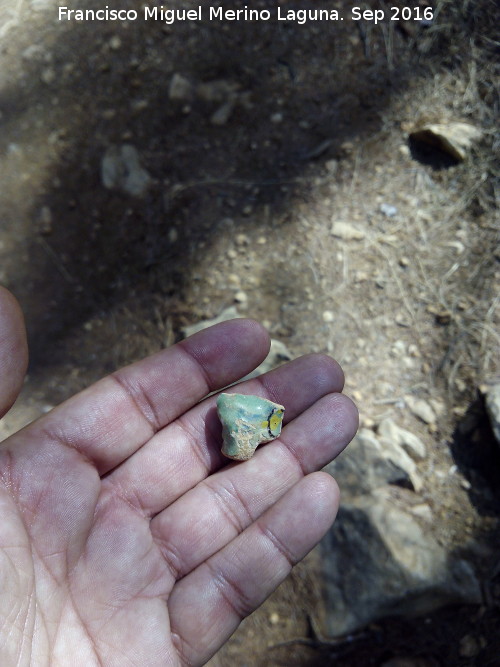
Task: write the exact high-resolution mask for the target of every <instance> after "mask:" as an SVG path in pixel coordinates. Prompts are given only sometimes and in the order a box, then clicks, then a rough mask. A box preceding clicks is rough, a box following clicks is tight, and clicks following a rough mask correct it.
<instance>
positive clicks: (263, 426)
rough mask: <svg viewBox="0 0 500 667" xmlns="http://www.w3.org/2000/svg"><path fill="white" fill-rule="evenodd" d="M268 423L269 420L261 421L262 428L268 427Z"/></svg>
mask: <svg viewBox="0 0 500 667" xmlns="http://www.w3.org/2000/svg"><path fill="white" fill-rule="evenodd" d="M267 424H268V422H261V423H260V427H261V428H267Z"/></svg>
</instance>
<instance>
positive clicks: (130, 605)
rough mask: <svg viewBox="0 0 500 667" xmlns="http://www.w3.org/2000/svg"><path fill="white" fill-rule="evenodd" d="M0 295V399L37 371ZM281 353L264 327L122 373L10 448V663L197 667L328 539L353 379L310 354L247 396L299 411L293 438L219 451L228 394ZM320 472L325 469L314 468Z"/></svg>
mask: <svg viewBox="0 0 500 667" xmlns="http://www.w3.org/2000/svg"><path fill="white" fill-rule="evenodd" d="M24 340H25V339H24V330H23V325H22V316H21V314H20V312H19V310H18V307H17V304H16V303H15V302H14V300H13V298H12V297H11V296H10V295H9V294H8V293H7V292H5V291H4V290H2V291H0V404H1V405H3V412H2V414H4V413H5V412H6V410H7V409H8V407H9V406H10V404H11V403H12V401H13V400H14V398H15V395H16V394H17V391H18V388H19V386H20V382H21V379H22V375H23V373H24V367H25V355H26V352H25V343H24ZM267 350H268V338H267V334H266V333H265V331H264V330H263V329H262V328H261V327H260V325H258V324H257V323H256V322H253V321H251V320H233V321H231V322H227V323H224V324H220V325H217V326H216V327H212V328H211V329H207V330H205V331H203V332H201V333H199V334H196V335H195V336H192V337H191V338H189V339H187V340H186V341H183V342H182V343H180V344H178V345H176V346H174V347H172V348H169V349H167V350H165V351H162V352H160V353H158V354H156V355H155V356H153V357H150V358H148V359H145V360H144V361H141V362H138V363H136V364H133V365H131V366H129V367H127V368H125V369H122V370H120V371H118V372H116V373H114V374H112V375H111V376H109V377H107V378H105V379H103V380H101V381H100V382H98V383H97V384H95V385H94V386H92V387H90V388H89V389H87V390H85V391H84V392H82V393H80V394H78V395H77V396H75V397H73V398H72V399H70V400H68V401H66V402H65V403H63V404H62V405H61V406H59V407H58V408H56V409H54V410H53V411H52V412H50V413H49V414H47V415H45V416H44V417H42V418H41V419H39V420H38V421H36V422H34V423H33V424H31V425H30V426H28V427H26V428H25V429H23V430H22V431H20V432H19V433H16V434H15V435H13V436H11V437H10V438H8V439H7V440H6V441H4V442H3V443H2V445H0V517H1V520H0V656H1V659H0V664H1V665H2V666H3V667H9V666H10V665H16V666H23V665H36V667H41V666H44V665H49V664H50V665H67V664H71V665H72V666H74V667H77V666H80V665H84V666H85V667H88V666H90V665H106V666H108V665H119V666H120V667H123V666H126V665H134V666H137V667H142V666H147V667H154V666H156V665H199V664H203V663H204V662H206V661H207V660H208V659H209V658H210V657H211V656H212V655H213V654H214V653H215V652H216V651H217V649H218V648H219V647H220V646H221V645H222V644H223V643H224V641H225V640H226V639H227V638H228V637H229V636H230V635H231V633H232V632H233V631H234V630H235V628H236V627H237V626H238V624H239V622H240V621H241V619H242V618H244V617H245V616H247V615H248V614H249V613H250V612H251V611H253V610H254V609H255V608H256V607H257V606H258V605H259V604H261V603H262V602H263V600H264V599H265V598H266V597H267V596H268V595H269V594H270V593H271V592H272V591H273V590H274V589H275V588H276V586H277V585H278V584H279V583H280V582H281V581H282V580H283V579H284V578H285V577H286V575H287V574H288V573H289V571H290V568H291V567H292V565H293V564H294V563H296V562H297V561H298V560H299V559H301V558H302V557H303V556H304V555H305V554H306V553H307V552H308V551H309V550H310V549H311V548H312V547H313V546H314V545H315V544H316V543H317V542H318V540H319V539H320V538H321V537H322V536H323V534H324V533H325V532H326V530H328V528H329V527H330V525H331V523H332V521H333V519H334V517H335V513H336V510H337V506H338V490H337V487H336V484H335V482H334V481H333V480H332V479H331V477H330V476H328V475H327V474H325V473H321V472H313V471H315V470H317V469H319V468H321V467H322V466H324V465H325V464H326V463H327V462H328V461H330V460H331V459H332V458H333V457H334V456H336V454H337V453H338V452H339V451H341V449H342V448H343V447H344V446H345V445H346V444H347V442H348V441H349V440H350V438H351V437H352V436H353V433H354V431H355V429H356V425H357V413H356V410H355V408H354V406H353V405H352V403H351V402H350V401H349V399H347V398H346V397H344V396H342V395H341V394H339V393H338V392H340V391H341V389H342V382H343V378H342V371H341V370H340V368H339V366H338V365H337V364H336V363H335V362H334V361H333V360H331V359H330V358H328V357H325V356H321V355H311V356H307V357H302V358H300V359H298V360H296V361H293V362H291V363H289V364H287V365H285V366H283V367H281V368H279V369H277V370H275V371H272V372H271V373H268V374H266V375H265V376H262V377H260V378H259V379H254V380H250V381H247V382H245V383H244V384H241V385H239V386H238V391H239V392H240V393H251V394H259V395H261V396H264V397H267V398H270V399H271V400H273V401H276V402H278V403H282V404H283V405H285V407H286V413H285V417H286V420H285V421H286V422H287V423H286V426H285V427H284V429H283V432H282V435H281V437H280V439H279V440H276V441H274V442H272V443H269V444H268V445H265V446H262V447H260V448H259V449H258V450H257V453H256V454H255V456H254V457H253V458H252V459H251V460H249V461H246V462H244V463H229V464H228V461H227V460H226V459H224V458H223V457H222V455H221V454H220V451H219V450H220V444H221V443H220V439H221V434H220V433H221V429H220V424H219V423H218V420H217V415H216V411H215V397H208V398H205V397H206V396H207V394H209V393H210V392H213V391H216V390H218V389H220V388H222V387H224V386H226V385H227V384H229V383H231V382H234V381H236V380H238V378H241V377H242V376H243V375H245V374H246V373H248V372H249V371H250V370H251V369H253V368H254V367H255V366H257V365H258V363H260V361H261V360H262V359H263V357H264V356H265V355H266V353H267ZM310 473H312V474H310Z"/></svg>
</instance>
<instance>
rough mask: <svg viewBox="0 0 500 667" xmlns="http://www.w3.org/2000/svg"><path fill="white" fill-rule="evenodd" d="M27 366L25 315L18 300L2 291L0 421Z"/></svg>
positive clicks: (0, 297) (1, 289)
mask: <svg viewBox="0 0 500 667" xmlns="http://www.w3.org/2000/svg"><path fill="white" fill-rule="evenodd" d="M27 366H28V343H27V340H26V329H25V326H24V317H23V313H22V311H21V308H20V306H19V304H18V302H17V300H16V299H15V297H14V296H13V295H12V294H11V293H10V292H9V291H8V290H6V289H5V288H4V287H0V417H3V415H4V414H5V413H6V412H7V411H8V410H9V409H10V407H11V406H12V404H13V403H14V401H15V400H16V398H17V397H18V395H19V392H20V391H21V387H22V384H23V380H24V375H25V373H26V368H27Z"/></svg>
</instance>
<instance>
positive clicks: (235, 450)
mask: <svg viewBox="0 0 500 667" xmlns="http://www.w3.org/2000/svg"><path fill="white" fill-rule="evenodd" d="M284 412H285V408H284V407H283V406H282V405H279V404H278V403H273V402H272V401H268V400H267V399H265V398H261V397H260V396H245V395H244V394H225V393H223V394H219V397H218V399H217V413H218V415H219V419H220V420H221V422H222V438H223V441H224V442H223V445H222V450H221V451H222V453H223V454H224V456H227V457H228V458H230V459H235V460H236V461H246V460H247V459H249V458H251V457H252V456H253V453H254V452H255V450H256V449H257V447H258V446H259V445H260V444H261V443H263V442H270V441H271V440H274V439H275V438H277V437H278V436H279V434H280V433H281V426H282V423H283V414H284Z"/></svg>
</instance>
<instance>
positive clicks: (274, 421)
mask: <svg viewBox="0 0 500 667" xmlns="http://www.w3.org/2000/svg"><path fill="white" fill-rule="evenodd" d="M282 414H283V413H282V412H281V410H278V411H277V412H275V413H274V415H273V416H272V417H271V419H270V420H269V426H270V428H271V431H275V430H276V429H277V428H278V426H279V424H280V423H281V415H282Z"/></svg>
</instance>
